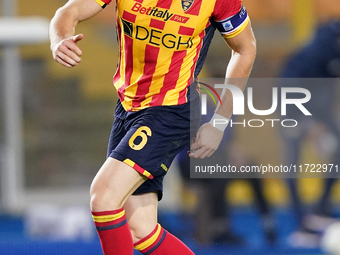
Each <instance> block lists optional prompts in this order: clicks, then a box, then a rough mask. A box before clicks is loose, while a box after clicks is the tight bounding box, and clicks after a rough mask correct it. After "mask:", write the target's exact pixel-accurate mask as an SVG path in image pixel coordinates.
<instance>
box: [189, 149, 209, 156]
mask: <svg viewBox="0 0 340 255" xmlns="http://www.w3.org/2000/svg"><path fill="white" fill-rule="evenodd" d="M204 152H205V150H204V148H198V149H196V150H191V151H190V153H189V157H191V158H200V157H201V156H202V154H203V153H204Z"/></svg>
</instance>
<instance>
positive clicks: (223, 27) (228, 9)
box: [212, 0, 249, 38]
mask: <svg viewBox="0 0 340 255" xmlns="http://www.w3.org/2000/svg"><path fill="white" fill-rule="evenodd" d="M212 19H213V22H214V24H215V26H216V28H217V29H218V30H219V31H220V33H221V34H222V36H223V37H224V38H232V37H234V36H236V35H238V34H239V33H241V32H242V31H243V30H244V28H245V27H246V26H247V24H248V23H249V17H248V13H247V11H246V8H245V7H244V6H243V5H242V0H216V4H215V8H214V12H213V15H212Z"/></svg>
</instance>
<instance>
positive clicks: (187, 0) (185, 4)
mask: <svg viewBox="0 0 340 255" xmlns="http://www.w3.org/2000/svg"><path fill="white" fill-rule="evenodd" d="M193 3H194V0H182V9H183V11H184V12H186V11H188V10H189V9H190V7H191V6H192V4H193Z"/></svg>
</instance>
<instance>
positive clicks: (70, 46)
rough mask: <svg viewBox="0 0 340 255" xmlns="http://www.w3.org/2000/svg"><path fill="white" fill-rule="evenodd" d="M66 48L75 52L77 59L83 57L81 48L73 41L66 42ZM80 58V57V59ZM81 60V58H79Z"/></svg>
mask: <svg viewBox="0 0 340 255" xmlns="http://www.w3.org/2000/svg"><path fill="white" fill-rule="evenodd" d="M65 46H66V47H67V48H68V49H70V50H71V51H73V52H74V53H75V54H76V55H77V57H78V56H81V55H82V54H83V52H82V51H81V50H80V49H79V47H78V46H77V44H76V43H75V42H74V41H73V40H68V41H66V42H65ZM78 58H79V57H78ZM79 59H80V58H79Z"/></svg>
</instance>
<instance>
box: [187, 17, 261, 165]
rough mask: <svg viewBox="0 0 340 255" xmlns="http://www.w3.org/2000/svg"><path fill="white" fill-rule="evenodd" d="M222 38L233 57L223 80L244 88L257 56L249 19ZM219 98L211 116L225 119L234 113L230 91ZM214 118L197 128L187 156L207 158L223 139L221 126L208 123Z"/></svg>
mask: <svg viewBox="0 0 340 255" xmlns="http://www.w3.org/2000/svg"><path fill="white" fill-rule="evenodd" d="M225 41H226V42H227V44H228V45H229V47H230V48H231V49H232V56H231V59H230V61H229V64H228V67H227V70H226V83H227V84H231V85H235V86H237V87H239V88H240V89H242V90H243V89H244V88H245V86H246V82H247V79H248V77H249V75H250V72H251V69H252V66H253V63H254V60H255V56H256V40H255V37H254V34H253V31H252V28H251V23H250V21H249V23H248V24H247V26H246V27H245V28H244V30H243V31H242V32H241V33H239V34H238V35H236V36H235V37H231V38H225ZM221 97H222V104H219V105H218V106H217V108H216V110H215V114H214V116H213V119H214V118H216V116H219V118H226V120H228V119H230V118H231V115H232V112H233V98H232V94H231V92H230V91H229V90H224V91H223V92H222V96H221ZM216 114H217V115H216ZM213 119H212V121H210V122H209V123H205V124H203V125H202V126H201V127H200V128H199V130H198V131H197V134H196V137H195V140H194V142H193V143H192V145H191V147H190V151H191V152H190V153H189V156H190V157H193V158H205V157H210V156H211V155H212V154H213V153H214V152H215V151H216V150H217V148H218V146H219V144H220V143H221V140H222V138H223V131H222V130H223V128H222V130H221V128H220V129H218V128H216V127H214V126H213V125H212V124H211V123H213Z"/></svg>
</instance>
